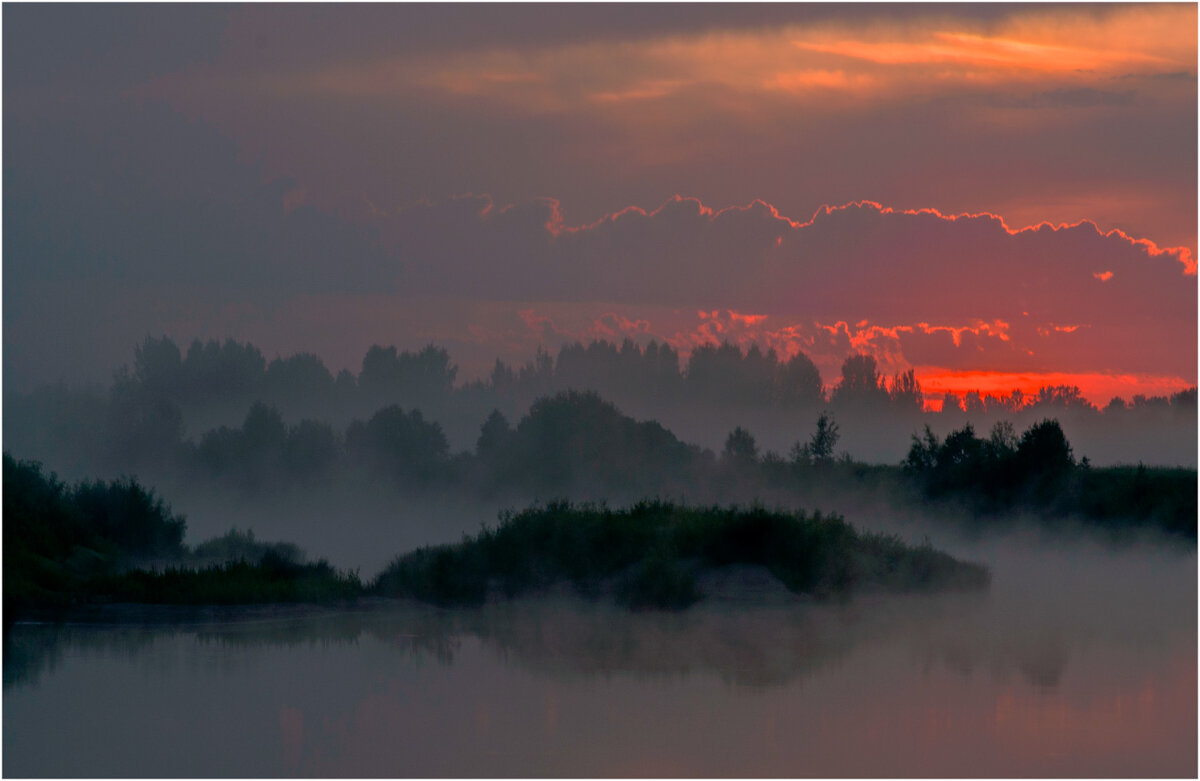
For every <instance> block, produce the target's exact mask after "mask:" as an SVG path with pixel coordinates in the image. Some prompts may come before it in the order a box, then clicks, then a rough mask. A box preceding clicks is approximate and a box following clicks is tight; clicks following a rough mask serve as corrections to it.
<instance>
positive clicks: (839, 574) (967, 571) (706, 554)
mask: <svg viewBox="0 0 1200 781" xmlns="http://www.w3.org/2000/svg"><path fill="white" fill-rule="evenodd" d="M731 564H754V565H760V566H763V567H766V568H767V569H768V570H769V571H770V572H771V573H772V574H773V575H774V576H775V577H776V578H778V579H779V580H780V581H781V582H782V583H783V584H784V585H785V586H786V587H787V588H788V589H790V590H791V591H793V592H797V593H806V594H813V595H815V596H818V597H825V596H831V595H835V594H845V593H849V592H851V591H854V590H857V589H863V588H868V589H869V588H874V589H882V590H893V591H913V590H935V589H943V588H981V587H984V586H986V585H987V583H988V578H989V576H988V573H987V570H986V569H984V568H983V567H982V566H980V565H977V564H970V563H963V562H959V561H956V560H955V559H953V558H952V557H950V556H948V555H947V554H945V553H942V552H939V551H935V550H933V549H932V548H930V547H928V546H923V547H919V548H914V547H911V546H908V545H906V544H905V543H903V542H902V541H901V540H899V539H898V538H896V537H894V536H887V535H876V534H863V533H860V532H858V531H857V530H855V529H854V527H852V526H851V525H850V524H848V523H846V522H845V521H844V520H843V519H842V518H841V517H839V516H836V515H824V516H823V515H821V513H819V512H815V513H812V514H806V513H804V512H782V511H771V510H767V509H765V508H762V507H751V508H747V509H742V508H738V507H729V508H721V507H710V508H692V507H685V506H681V505H675V504H672V503H668V502H659V501H654V502H641V503H639V504H637V505H634V506H633V507H630V508H629V509H625V510H611V509H609V508H607V507H596V506H592V505H582V506H572V505H570V504H568V503H552V504H548V505H545V506H540V507H532V508H529V509H527V510H525V511H523V512H521V513H519V514H515V515H514V514H511V513H508V514H504V515H502V516H501V522H500V524H499V526H497V527H496V528H495V529H486V528H485V529H483V530H482V531H481V532H480V533H479V534H478V535H476V536H475V537H465V538H464V539H463V541H462V542H461V543H460V544H458V545H453V546H440V547H436V548H422V549H420V550H417V551H414V552H412V553H409V554H406V555H404V556H401V557H399V558H398V559H396V560H395V561H394V562H393V563H392V564H391V565H390V566H389V567H388V568H387V569H385V570H384V572H383V573H381V574H380V576H379V577H378V578H377V579H376V581H375V583H374V584H373V586H372V589H373V590H374V591H375V592H376V593H378V594H382V595H389V596H411V597H415V598H418V599H422V600H425V601H429V602H434V603H437V604H445V605H461V604H480V603H482V602H483V601H484V600H485V599H486V598H487V595H488V594H489V592H490V591H492V590H495V591H498V592H500V593H502V594H504V595H506V596H510V597H511V596H516V595H518V594H521V593H523V592H527V591H530V590H536V589H541V588H546V587H549V586H552V585H554V584H556V583H559V582H563V581H566V582H569V583H572V584H573V585H574V586H575V588H576V589H577V590H578V591H579V592H581V593H583V594H596V593H598V592H600V591H602V590H605V588H606V587H608V588H613V589H614V590H615V593H616V596H617V598H618V600H619V601H621V602H623V603H624V604H627V605H629V606H630V607H634V608H662V609H682V608H684V607H687V606H688V605H691V604H693V603H694V602H695V601H697V600H698V599H699V598H700V597H701V594H700V593H699V591H698V588H697V582H696V574H697V573H698V572H700V571H703V570H704V569H706V568H716V567H721V566H725V565H731Z"/></svg>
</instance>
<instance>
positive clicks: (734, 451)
mask: <svg viewBox="0 0 1200 781" xmlns="http://www.w3.org/2000/svg"><path fill="white" fill-rule="evenodd" d="M721 457H722V458H723V459H725V460H726V461H728V462H729V463H732V464H735V465H737V466H747V465H751V464H754V463H755V462H757V461H758V444H757V443H756V442H755V441H754V435H753V434H751V433H750V432H749V431H747V430H746V429H744V428H742V427H741V426H738V427H737V428H735V429H734V430H733V431H731V432H729V436H728V437H726V438H725V448H724V449H723V450H722V451H721Z"/></svg>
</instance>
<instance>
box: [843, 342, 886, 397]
mask: <svg viewBox="0 0 1200 781" xmlns="http://www.w3.org/2000/svg"><path fill="white" fill-rule="evenodd" d="M888 398H889V397H888V392H887V388H886V387H885V384H884V380H883V378H882V377H880V375H879V368H878V366H877V365H876V363H875V358H874V357H872V356H870V355H863V354H861V353H855V354H853V355H850V356H847V358H846V360H845V361H843V362H842V380H841V382H839V383H838V385H837V387H835V388H834V389H833V395H832V397H831V400H832V401H833V402H834V403H835V404H855V405H864V406H872V405H882V403H884V402H886V401H887V400H888Z"/></svg>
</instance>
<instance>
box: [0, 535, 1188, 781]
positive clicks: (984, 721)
mask: <svg viewBox="0 0 1200 781" xmlns="http://www.w3.org/2000/svg"><path fill="white" fill-rule="evenodd" d="M975 553H976V555H977V558H983V559H984V560H986V561H988V563H989V564H991V566H992V567H993V570H994V574H995V580H994V583H993V587H992V589H991V590H990V591H989V592H988V593H987V594H975V595H947V596H939V597H918V596H906V597H863V598H858V599H855V600H853V601H851V602H849V603H844V604H811V603H800V604H775V605H769V606H764V607H756V606H753V605H751V604H747V603H744V602H739V601H738V600H736V599H727V600H723V601H719V602H707V603H702V604H701V605H700V606H698V607H697V608H694V609H693V610H692V611H689V612H687V613H684V614H681V615H662V614H631V613H627V612H624V611H621V610H619V609H616V608H610V607H606V606H604V605H597V604H593V603H589V602H585V601H582V600H578V599H575V598H570V597H545V598H539V599H535V600H524V601H519V602H514V603H508V604H498V605H492V606H488V607H485V608H483V609H479V610H468V611H456V612H447V611H440V610H436V609H433V608H429V607H425V606H421V605H417V604H414V603H407V602H400V603H393V602H380V603H371V604H367V605H364V606H361V607H360V608H359V609H356V610H354V611H349V612H340V613H338V612H332V611H326V610H303V609H276V608H270V609H251V610H246V611H235V612H234V613H232V614H229V615H225V616H223V617H221V616H217V617H213V616H211V615H210V616H208V617H206V618H204V619H203V620H199V619H198V618H197V617H196V616H191V617H190V618H189V622H188V623H179V622H175V623H172V624H163V623H148V622H143V623H142V624H140V625H135V626H130V625H100V626H97V625H80V624H75V625H59V626H50V625H18V626H16V627H13V628H12V629H11V630H10V632H9V636H8V638H7V639H6V643H5V656H4V712H3V718H4V738H3V740H4V746H3V747H4V754H3V772H4V774H5V775H6V776H278V775H316V776H355V777H362V776H473V777H478V776H580V775H586V776H659V775H669V776H740V777H745V776H759V775H782V776H1195V774H1196V770H1197V765H1196V750H1197V744H1196V735H1197V720H1196V712H1197V711H1196V707H1197V700H1196V690H1197V675H1196V671H1197V664H1196V662H1197V659H1196V556H1195V551H1194V549H1192V550H1188V551H1183V552H1180V551H1178V550H1173V549H1169V548H1165V547H1160V546H1148V545H1142V546H1136V547H1132V548H1124V549H1110V548H1106V547H1104V546H1102V545H1099V544H1089V543H1079V544H1073V545H1070V546H1063V547H1060V548H1053V547H1048V546H1046V545H1044V544H1040V543H1036V544H1035V543H1032V542H1028V541H1024V542H1020V541H1008V542H993V543H988V544H979V545H977V546H976V549H975Z"/></svg>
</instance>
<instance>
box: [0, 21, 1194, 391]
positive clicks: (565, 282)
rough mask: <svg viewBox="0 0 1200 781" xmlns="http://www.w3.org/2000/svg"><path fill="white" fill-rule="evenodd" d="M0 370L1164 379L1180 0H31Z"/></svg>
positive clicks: (16, 78) (1186, 62) (1188, 211)
mask: <svg viewBox="0 0 1200 781" xmlns="http://www.w3.org/2000/svg"><path fill="white" fill-rule="evenodd" d="M3 21H4V41H3V42H4V55H3V56H4V84H3V89H4V240H3V250H4V262H3V271H4V277H3V290H4V294H3V305H4V309H3V311H4V315H3V327H4V381H5V382H6V383H10V384H11V386H12V387H15V388H17V389H28V388H30V387H32V386H34V385H36V384H38V383H41V382H46V381H54V380H57V379H59V378H65V379H68V380H71V381H78V380H96V381H105V380H107V379H108V377H109V375H110V373H111V371H112V369H114V368H115V367H116V366H118V365H119V364H121V363H124V362H127V361H128V360H130V358H131V356H132V351H133V346H134V345H135V344H136V343H138V342H140V341H141V340H142V339H143V338H144V337H145V336H146V335H155V336H157V335H162V334H166V335H169V336H171V337H173V338H174V339H176V340H177V341H179V342H183V343H186V342H189V341H191V340H192V339H193V338H225V337H234V338H237V339H240V340H250V341H252V342H254V343H255V344H256V345H258V346H259V347H261V348H262V349H263V351H264V352H265V353H266V354H267V356H268V358H270V357H273V356H274V355H275V354H277V353H279V354H288V353H292V352H296V351H300V350H308V351H313V352H316V353H318V354H319V355H321V357H322V358H323V359H324V360H325V362H326V363H327V365H329V366H330V368H331V369H333V370H334V371H336V370H337V369H340V368H350V369H351V370H352V371H357V370H358V368H359V365H360V362H361V359H362V355H363V353H364V352H365V351H366V349H367V347H369V346H370V345H371V344H375V343H379V344H396V345H397V346H399V347H401V348H410V349H411V348H419V347H421V346H423V345H425V344H427V343H429V342H434V343H437V344H439V345H442V346H445V347H446V348H447V349H448V350H449V351H450V353H451V355H452V356H453V358H454V359H455V361H456V362H458V363H459V364H460V365H461V367H462V370H461V371H460V377H465V378H471V377H477V376H480V375H482V374H484V373H485V372H486V371H487V370H488V369H489V368H490V366H491V364H492V362H493V361H494V359H495V358H496V357H501V358H503V359H505V360H507V361H510V362H524V361H525V360H528V359H530V358H531V357H532V356H533V353H534V351H535V349H536V348H537V347H538V345H539V344H540V345H545V346H546V347H547V348H549V349H550V350H551V351H554V350H557V348H558V346H559V345H560V344H561V343H562V342H563V341H565V340H575V339H582V340H585V341H586V340H588V339H592V338H608V339H617V340H620V339H623V338H625V337H626V336H630V337H633V338H635V339H636V340H638V341H639V342H641V343H645V342H647V341H648V340H649V339H651V338H657V339H659V340H667V341H670V342H671V343H672V344H674V345H675V346H676V347H678V348H680V349H681V350H683V351H685V352H686V351H687V350H689V349H691V347H693V346H695V345H698V344H701V343H703V342H705V341H709V340H713V341H719V340H722V339H729V340H731V341H735V342H739V343H741V344H743V345H745V344H748V343H749V342H751V341H757V342H758V343H760V344H763V345H768V344H769V345H770V346H773V347H775V348H776V350H778V351H779V352H780V353H781V354H783V355H790V354H793V353H795V352H796V351H797V350H803V351H804V352H805V353H807V354H808V355H810V357H812V358H813V360H814V361H815V362H816V363H817V365H818V366H819V367H820V369H821V371H822V374H823V376H824V378H825V381H826V382H827V383H831V382H833V381H834V380H835V379H836V377H837V370H838V366H839V365H840V364H841V361H842V359H843V358H844V357H845V356H846V355H847V354H848V353H850V352H852V351H856V350H857V351H865V352H869V353H871V354H873V355H875V356H876V358H877V359H878V360H879V362H880V364H881V368H882V369H883V370H885V371H886V372H888V373H892V372H896V371H902V370H905V369H907V368H914V369H916V370H917V375H918V378H920V379H922V381H923V383H924V384H925V387H926V389H927V390H959V391H962V390H967V389H969V388H981V389H983V390H997V391H999V390H1007V389H1009V388H1012V387H1023V388H1025V389H1030V388H1036V387H1037V386H1038V385H1041V384H1060V383H1067V384H1077V385H1079V386H1080V387H1081V388H1082V389H1083V391H1084V393H1085V395H1087V396H1089V398H1090V399H1091V400H1092V401H1093V402H1096V403H1100V404H1103V403H1104V402H1105V401H1107V399H1108V398H1109V397H1111V396H1112V395H1116V394H1121V395H1124V396H1126V397H1129V396H1131V395H1132V394H1134V393H1146V394H1161V393H1166V392H1170V391H1174V390H1178V389H1180V388H1181V387H1183V386H1186V385H1194V384H1195V383H1196V347H1197V345H1196V279H1197V277H1196V258H1197V226H1196V214H1197V175H1196V171H1197V158H1196V150H1197V125H1196V120H1197V82H1196V63H1197V50H1196V43H1197V38H1196V29H1197V26H1196V22H1197V19H1196V6H1195V5H1192V4H1186V5H1134V6H1126V5H1102V6H1091V5H1067V6H1045V5H1029V4H1022V5H1015V6H1000V5H986V6H978V5H969V6H957V5H931V6H912V5H895V4H889V5H884V6H872V5H860V4H856V5H848V6H837V5H822V6H815V7H810V6H791V5H782V6H780V5H774V6H765V7H760V6H747V5H739V6H724V5H704V6H688V5H682V6H681V5H669V6H666V5H664V6H657V5H637V6H628V5H615V6H588V5H562V6H559V5H535V6H519V7H514V6H498V5H488V6H473V5H456V6H428V5H422V6H407V5H401V6H394V5H367V6H325V5H318V6H313V5H297V6H292V5H287V6H280V5H267V6H235V7H232V8H230V7H223V6H209V5H204V6H144V5H136V6H84V7H80V6H64V5H54V6H36V5H35V6H31V5H6V6H5V7H4V9H3Z"/></svg>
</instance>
